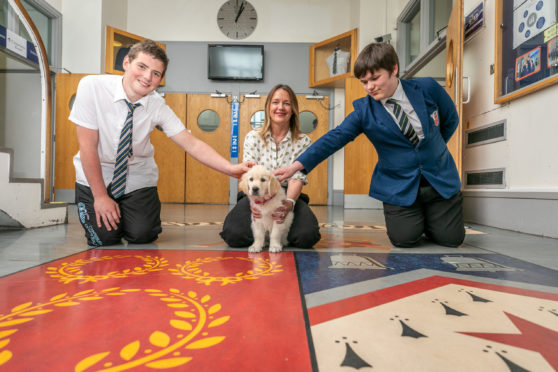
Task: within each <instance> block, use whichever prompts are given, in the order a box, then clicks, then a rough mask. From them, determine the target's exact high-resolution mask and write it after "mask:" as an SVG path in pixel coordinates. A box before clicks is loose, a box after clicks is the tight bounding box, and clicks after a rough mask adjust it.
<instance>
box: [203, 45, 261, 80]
mask: <svg viewBox="0 0 558 372" xmlns="http://www.w3.org/2000/svg"><path fill="white" fill-rule="evenodd" d="M207 61H208V63H207V72H208V74H207V75H208V78H209V79H212V80H263V73H264V46H263V45H234V44H209V45H208V49H207Z"/></svg>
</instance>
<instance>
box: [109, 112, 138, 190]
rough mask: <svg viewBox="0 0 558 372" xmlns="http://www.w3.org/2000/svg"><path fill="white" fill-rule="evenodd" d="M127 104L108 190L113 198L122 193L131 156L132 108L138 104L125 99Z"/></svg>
mask: <svg viewBox="0 0 558 372" xmlns="http://www.w3.org/2000/svg"><path fill="white" fill-rule="evenodd" d="M125 102H126V105H127V106H128V115H127V116H126V122H125V123H124V127H123V128H122V132H120V143H119V144H118V151H117V152H116V162H115V165H114V173H113V176H112V184H111V187H110V192H111V193H112V196H113V197H114V198H115V199H118V198H119V197H121V196H122V195H124V191H125V190H126V176H127V175H128V158H129V157H130V156H132V126H133V121H134V110H135V109H136V107H138V106H140V104H139V103H136V104H131V103H130V102H128V101H125Z"/></svg>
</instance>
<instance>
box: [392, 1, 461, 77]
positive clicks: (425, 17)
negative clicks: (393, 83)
mask: <svg viewBox="0 0 558 372" xmlns="http://www.w3.org/2000/svg"><path fill="white" fill-rule="evenodd" d="M452 4H453V1H452ZM419 11H420V38H419V40H420V41H419V54H418V56H417V57H416V58H415V59H414V60H412V61H409V58H410V57H409V40H408V33H409V28H410V22H411V20H412V19H413V18H414V17H415V16H416V14H417V13H418V12H419ZM434 22H435V21H434V0H411V1H409V2H408V3H407V6H405V8H404V9H403V11H402V12H401V14H400V15H399V17H398V18H397V46H396V48H397V54H398V55H399V71H400V73H399V75H400V77H401V78H408V77H411V76H413V75H414V74H416V73H417V72H418V71H419V70H420V69H421V68H423V67H424V66H425V65H426V64H428V62H430V61H431V60H432V59H433V58H434V57H436V56H437V55H438V54H439V53H440V52H441V51H442V50H444V49H445V47H446V28H447V25H446V27H444V28H442V29H440V30H434V31H433V32H434V33H435V35H432V36H433V38H434V39H433V41H432V42H430V37H431V29H433V25H434Z"/></svg>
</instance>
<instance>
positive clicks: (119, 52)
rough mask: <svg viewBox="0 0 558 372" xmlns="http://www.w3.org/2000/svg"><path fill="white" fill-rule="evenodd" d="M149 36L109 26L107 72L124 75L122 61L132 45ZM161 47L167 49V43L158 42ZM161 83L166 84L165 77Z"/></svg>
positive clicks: (106, 46) (106, 49)
mask: <svg viewBox="0 0 558 372" xmlns="http://www.w3.org/2000/svg"><path fill="white" fill-rule="evenodd" d="M145 39H147V38H145V37H142V36H139V35H134V34H131V33H129V32H126V31H123V30H119V29H117V28H114V27H111V26H107V35H106V45H105V72H106V73H107V74H116V75H123V74H124V68H123V67H122V63H123V62H124V57H126V55H128V51H129V50H130V48H131V46H132V45H134V44H135V43H138V42H140V41H142V40H145ZM156 43H157V45H159V46H160V47H161V48H163V49H164V50H166V45H165V44H162V43H159V42H156ZM160 85H165V79H164V78H163V80H161V84H160Z"/></svg>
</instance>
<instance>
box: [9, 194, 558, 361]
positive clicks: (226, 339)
mask: <svg viewBox="0 0 558 372" xmlns="http://www.w3.org/2000/svg"><path fill="white" fill-rule="evenodd" d="M228 209H229V207H228V206H223V205H186V206H185V205H173V204H167V205H164V206H163V211H162V215H161V217H162V220H163V233H162V234H161V235H160V237H159V239H158V240H157V241H156V242H154V243H153V244H145V245H127V244H122V245H120V246H111V247H107V248H103V249H90V248H88V247H87V246H86V242H85V238H84V236H83V231H82V228H81V226H80V225H79V222H78V219H77V214H76V210H75V206H70V207H69V223H68V224H66V225H59V226H53V227H46V228H38V229H30V230H24V231H21V230H13V231H1V232H0V298H1V301H0V371H72V370H73V371H98V370H103V371H123V370H138V371H152V370H158V369H166V370H177V371H188V370H192V371H220V372H221V371H250V372H251V371H356V370H358V371H389V372H392V371H413V372H414V371H428V372H432V371H491V372H493V371H512V372H515V371H556V370H558V353H556V350H558V240H557V239H550V238H543V237H537V236H532V235H526V234H519V233H515V232H510V231H505V230H500V229H495V228H489V227H486V226H478V225H471V226H468V229H467V235H466V238H465V242H464V244H463V245H462V246H461V247H459V248H454V249H449V248H444V247H440V246H436V245H434V244H431V243H429V242H428V241H424V242H422V244H421V245H420V246H419V247H417V248H413V249H398V248H394V247H392V246H391V244H390V243H389V240H388V238H387V236H386V233H385V229H384V226H383V224H384V219H383V214H382V212H381V211H378V210H348V209H342V208H338V207H313V210H314V212H315V213H316V215H317V217H318V220H319V221H320V224H321V233H322V240H321V241H320V242H319V243H318V244H317V245H316V246H315V247H314V248H313V249H310V250H302V249H291V248H287V249H286V250H285V251H284V252H282V253H269V252H267V251H264V252H262V253H258V254H251V253H248V252H247V249H231V248H229V247H227V246H226V245H225V243H224V242H223V241H222V240H221V239H220V237H219V235H218V233H219V231H220V229H221V224H222V221H223V219H224V217H225V215H226V213H227V211H228Z"/></svg>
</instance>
